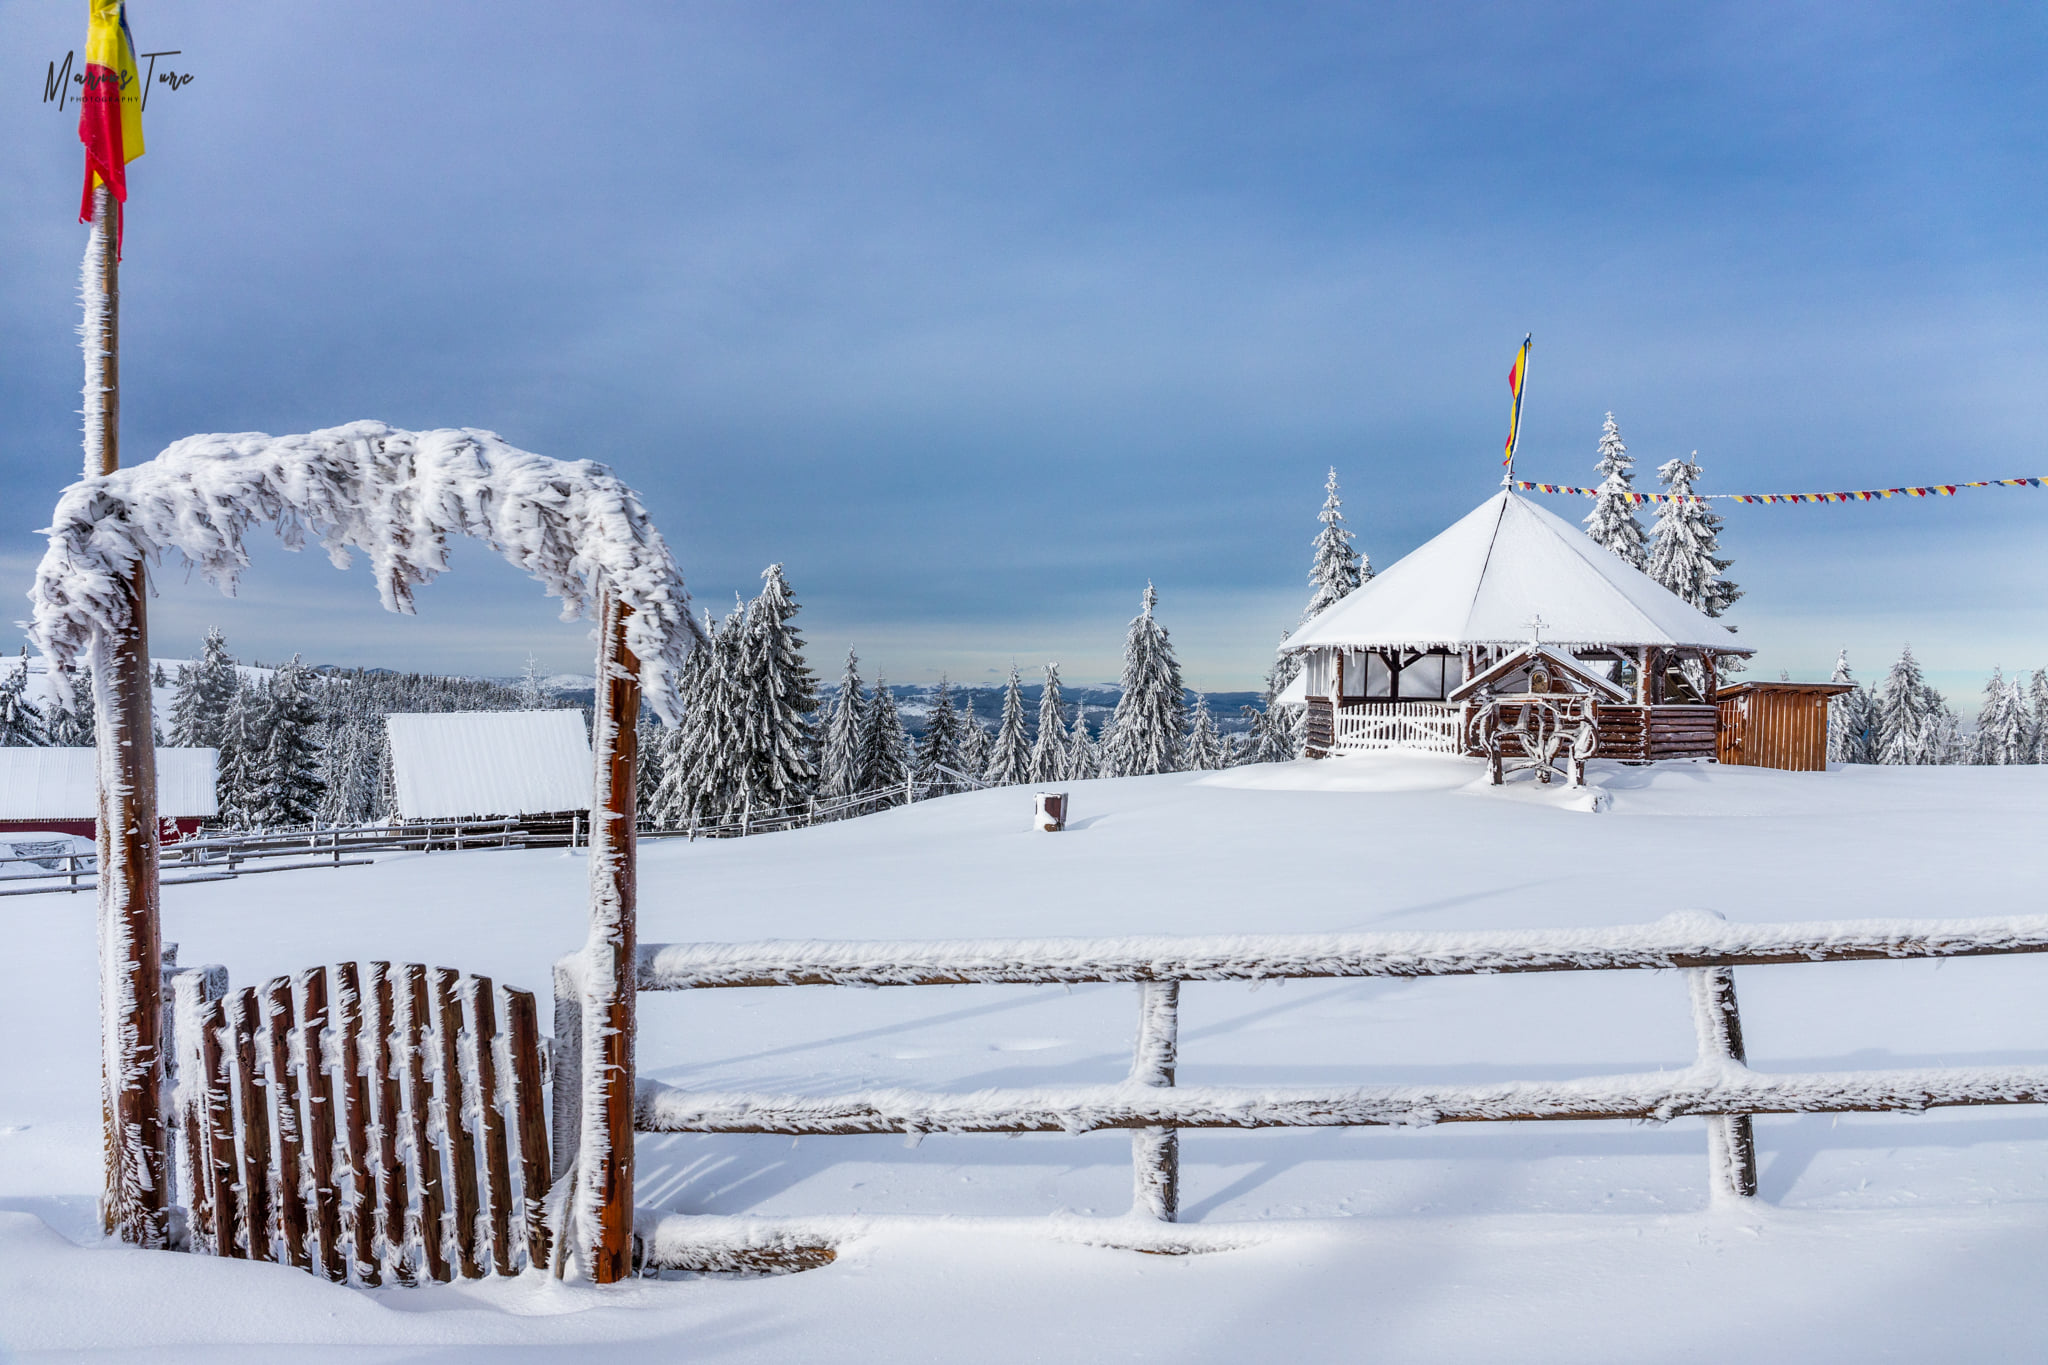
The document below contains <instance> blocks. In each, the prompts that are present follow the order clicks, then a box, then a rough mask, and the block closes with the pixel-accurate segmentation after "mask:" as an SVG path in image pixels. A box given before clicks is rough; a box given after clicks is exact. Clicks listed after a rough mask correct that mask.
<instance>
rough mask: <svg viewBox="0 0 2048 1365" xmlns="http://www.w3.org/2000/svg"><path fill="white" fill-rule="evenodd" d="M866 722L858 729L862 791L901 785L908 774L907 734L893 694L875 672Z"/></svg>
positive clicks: (908, 748)
mask: <svg viewBox="0 0 2048 1365" xmlns="http://www.w3.org/2000/svg"><path fill="white" fill-rule="evenodd" d="M863 719H864V720H865V721H866V724H865V726H864V727H863V728H862V731H861V742H860V762H861V778H862V781H861V789H862V790H863V791H875V790H877V789H881V790H887V789H888V788H891V787H895V788H901V787H902V786H903V782H904V779H905V778H907V777H909V776H910V736H909V735H907V734H905V733H904V731H903V717H902V715H901V714H899V713H898V711H897V710H896V694H895V693H893V692H891V691H890V690H889V684H888V683H887V682H886V681H884V680H883V678H882V677H881V676H880V675H879V674H877V675H876V677H875V691H874V695H873V696H872V697H870V698H869V699H868V705H867V715H866V716H865V717H863Z"/></svg>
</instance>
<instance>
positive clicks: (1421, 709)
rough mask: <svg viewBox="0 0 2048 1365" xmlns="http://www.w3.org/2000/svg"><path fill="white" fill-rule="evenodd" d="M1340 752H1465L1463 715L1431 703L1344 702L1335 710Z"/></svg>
mask: <svg viewBox="0 0 2048 1365" xmlns="http://www.w3.org/2000/svg"><path fill="white" fill-rule="evenodd" d="M1335 726H1336V728H1335V747H1336V748H1338V749H1340V750H1369V749H1422V750H1425V751H1427V752H1429V753H1439V754H1462V753H1464V752H1465V711H1464V708H1463V707H1461V706H1445V705H1442V704H1440V703H1433V702H1412V701H1411V702H1372V701H1368V702H1345V703H1344V704H1343V705H1342V706H1339V707H1338V708H1337V714H1336V721H1335Z"/></svg>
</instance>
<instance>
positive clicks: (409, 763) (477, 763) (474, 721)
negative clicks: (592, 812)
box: [384, 710, 595, 820]
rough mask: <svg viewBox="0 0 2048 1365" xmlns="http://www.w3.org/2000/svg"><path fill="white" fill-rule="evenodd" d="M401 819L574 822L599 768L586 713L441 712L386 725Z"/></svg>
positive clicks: (410, 716) (389, 721) (395, 809)
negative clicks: (593, 756) (572, 816)
mask: <svg viewBox="0 0 2048 1365" xmlns="http://www.w3.org/2000/svg"><path fill="white" fill-rule="evenodd" d="M384 733H385V736H386V738H387V740H388V741H389V744H390V749H391V779H392V781H391V797H392V807H393V814H395V815H396V816H397V817H398V818H399V819H401V820H482V819H500V818H522V817H540V816H566V815H568V814H569V813H570V812H573V811H580V810H588V809H589V807H590V792H591V783H592V780H593V777H594V772H595V770H594V768H593V766H592V759H591V756H590V734H589V728H588V727H587V726H586V725H585V723H584V720H583V713H582V712H581V711H571V710H555V711H441V712H430V713H426V714H397V715H388V716H386V717H385V718H384Z"/></svg>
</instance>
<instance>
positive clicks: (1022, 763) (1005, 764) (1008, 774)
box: [986, 664, 1031, 787]
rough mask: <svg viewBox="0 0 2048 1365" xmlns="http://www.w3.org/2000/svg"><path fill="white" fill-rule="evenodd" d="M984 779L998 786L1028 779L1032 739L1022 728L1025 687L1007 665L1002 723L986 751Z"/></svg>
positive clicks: (1015, 667)
mask: <svg viewBox="0 0 2048 1365" xmlns="http://www.w3.org/2000/svg"><path fill="white" fill-rule="evenodd" d="M986 776H987V777H988V780H989V781H990V782H993V783H994V784H995V785H996V786H998V787H1010V786H1015V785H1016V784H1017V783H1019V782H1028V781H1029V780H1030V779H1031V736H1030V735H1029V734H1028V733H1027V732H1026V730H1025V726H1024V684H1023V681H1022V680H1021V679H1020V678H1018V676H1017V666H1016V665H1015V664H1011V665H1010V685H1009V686H1008V687H1006V688H1004V689H1003V720H1002V724H1001V725H1000V726H998V727H997V729H996V741H995V745H994V747H993V748H991V749H990V750H989V755H988V768H987V771H986Z"/></svg>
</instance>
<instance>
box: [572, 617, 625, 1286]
mask: <svg viewBox="0 0 2048 1365" xmlns="http://www.w3.org/2000/svg"><path fill="white" fill-rule="evenodd" d="M632 614H633V609H632V608H631V607H629V606H628V605H626V603H625V602H623V601H621V600H620V598H619V594H618V592H617V590H616V589H615V588H614V587H613V586H612V584H611V581H610V580H609V579H606V580H605V581H603V582H602V583H600V584H599V597H598V608H597V693H596V697H595V707H594V714H593V716H592V717H591V741H592V744H593V746H594V747H595V749H596V751H597V753H596V769H597V771H596V781H595V784H594V789H593V791H592V793H591V802H590V940H589V942H588V944H587V945H586V946H585V948H584V957H585V961H584V969H583V1038H582V1053H583V1056H582V1062H583V1103H582V1105H581V1111H582V1112H581V1122H582V1129H583V1135H582V1136H583V1140H582V1144H581V1147H582V1150H581V1152H580V1154H579V1156H578V1158H577V1167H578V1169H577V1172H576V1194H575V1221H574V1229H575V1236H576V1243H575V1245H576V1246H577V1249H578V1251H579V1253H580V1254H581V1256H582V1257H583V1259H584V1266H583V1269H584V1272H585V1273H586V1274H588V1275H589V1276H590V1278H591V1279H592V1280H594V1281H596V1282H597V1283H598V1284H614V1283H617V1282H618V1281H620V1280H623V1279H626V1278H627V1277H629V1276H630V1275H631V1274H632V1273H633V1089H634V1076H633V1013H634V1011H633V1005H634V993H635V991H636V990H637V989H638V979H637V976H636V973H637V970H638V968H637V962H636V959H637V954H638V941H639V933H638V928H637V925H636V924H635V916H636V904H635V902H636V882H637V863H638V856H637V855H638V840H637V837H636V835H635V831H634V821H635V814H636V813H635V810H634V800H635V794H636V791H637V788H638V782H637V781H636V770H637V768H638V765H639V729H640V661H639V660H638V659H636V658H635V657H634V655H633V651H632V649H631V648H630V647H628V645H627V644H626V623H627V620H628V618H629V617H631V616H632Z"/></svg>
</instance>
